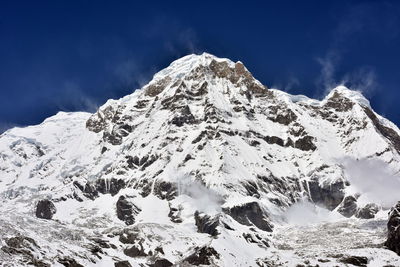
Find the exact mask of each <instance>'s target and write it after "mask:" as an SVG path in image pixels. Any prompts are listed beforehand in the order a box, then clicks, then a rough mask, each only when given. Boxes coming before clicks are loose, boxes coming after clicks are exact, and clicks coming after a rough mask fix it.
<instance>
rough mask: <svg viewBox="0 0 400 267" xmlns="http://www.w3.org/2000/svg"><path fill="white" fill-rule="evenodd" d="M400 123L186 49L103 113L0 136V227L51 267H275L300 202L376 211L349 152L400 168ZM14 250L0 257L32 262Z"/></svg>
mask: <svg viewBox="0 0 400 267" xmlns="http://www.w3.org/2000/svg"><path fill="white" fill-rule="evenodd" d="M399 133H400V131H399V129H398V128H397V127H396V126H395V125H393V124H392V123H390V122H389V121H387V120H386V119H384V118H382V117H380V116H379V115H377V114H376V113H375V112H374V111H373V110H372V108H371V107H370V105H369V103H368V101H367V100H366V99H365V98H364V97H363V96H362V95H361V94H360V93H358V92H354V91H351V90H349V89H347V88H345V87H338V88H335V89H333V90H332V92H331V93H330V94H329V95H328V96H326V98H325V99H323V100H321V101H318V100H313V99H309V98H307V97H304V96H292V95H289V94H287V93H284V92H282V91H279V90H275V89H268V88H266V87H265V86H264V85H262V84H261V83H260V82H259V81H258V80H256V79H255V78H254V77H253V76H252V75H251V73H250V72H249V71H248V70H247V69H246V68H245V67H244V65H243V64H242V63H240V62H236V63H234V62H232V61H230V60H228V59H220V58H217V57H214V56H212V55H209V54H202V55H190V56H186V57H184V58H181V59H178V60H177V61H175V62H173V63H172V64H171V65H170V66H169V67H167V68H166V69H164V70H162V71H160V72H159V73H157V74H156V75H155V76H154V78H153V80H152V81H150V82H149V83H148V84H147V85H146V86H144V87H143V88H142V89H139V90H136V91H135V92H134V93H133V94H132V95H128V96H126V97H124V98H122V99H119V100H109V101H108V102H107V103H105V104H104V105H103V106H101V107H100V108H99V110H98V111H97V112H96V113H94V114H87V113H59V114H57V115H55V116H53V117H51V118H49V119H47V120H45V121H44V122H43V123H42V124H40V125H37V126H31V127H27V128H15V129H11V130H9V131H7V132H6V133H4V134H3V135H2V136H1V137H0V147H1V150H0V158H1V160H2V161H1V162H0V164H1V165H0V173H1V177H0V189H1V192H0V194H1V196H2V198H3V199H4V200H5V204H4V205H3V206H2V207H1V209H2V211H3V214H10V213H11V214H12V215H7V216H3V217H2V218H1V219H2V220H3V222H2V223H3V225H7V226H8V227H10V229H12V231H10V232H7V233H6V232H0V236H4V238H5V237H6V236H7V235H13V236H21V235H24V236H36V234H37V233H41V234H39V236H40V240H36V243H35V244H36V247H37V248H32V249H31V250H30V251H34V252H35V253H34V252H29V253H31V254H32V257H31V258H32V259H33V260H40V261H41V262H43V263H46V264H58V263H60V264H64V262H66V261H72V260H74V261H76V262H77V263H79V264H83V265H85V266H86V265H90V264H92V265H96V264H114V263H115V264H119V265H118V266H123V265H120V264H126V262H125V261H128V264H132V266H135V265H134V264H142V266H158V265H157V264H164V263H165V264H183V265H184V264H189V265H190V264H192V265H198V264H206V265H218V266H249V265H257V264H258V265H261V266H270V265H268V263H267V260H266V258H265V257H264V256H262V255H266V254H265V253H270V252H271V251H273V248H271V246H272V245H271V243H273V240H271V232H273V231H274V229H275V228H276V227H278V228H279V227H281V226H282V224H284V217H285V216H284V215H283V214H284V213H285V211H286V210H287V209H288V208H289V207H291V206H292V205H293V204H295V203H297V202H299V201H310V202H312V203H315V204H316V205H318V206H321V207H323V208H326V209H328V210H330V211H332V212H337V211H338V212H340V213H341V214H343V215H344V216H346V217H356V216H357V217H368V218H371V217H374V216H375V214H376V212H378V211H379V210H380V208H381V207H379V206H376V207H375V206H373V205H372V204H371V205H370V206H368V207H367V206H365V204H366V203H364V202H361V203H358V201H359V196H360V195H362V193H363V192H358V191H357V190H358V187H357V186H355V185H353V184H352V183H351V179H349V178H351V177H348V175H347V173H346V167H345V166H344V165H343V160H342V159H346V158H351V159H355V160H366V159H371V158H372V159H374V160H379V161H381V162H383V163H384V164H385V166H387V168H388V169H389V170H390V171H391V172H393V173H396V172H399V171H400V164H399V161H400V156H399V149H398V146H400V143H399V140H400V137H399ZM35 203H38V205H36V204H35ZM375 209H376V211H375ZM34 210H36V215H37V214H39V216H37V217H38V218H43V219H50V220H46V221H44V220H41V219H37V218H35V212H33V211H34ZM23 218H29V221H30V224H29V226H28V227H26V225H25V224H26V222H25V223H21V225H18V227H12V221H13V220H23ZM44 228H50V229H52V231H51V233H49V234H45V235H43V230H42V229H44ZM62 231H64V232H67V233H69V234H66V235H64V233H62ZM7 238H9V237H7ZM29 238H31V237H29ZM28 240H29V239H28ZM49 242H50V243H54V245H52V246H49V245H48V244H49ZM25 243H26V242H25ZM28 243H29V242H28ZM64 243H66V244H68V246H67V248H66V249H64V250H63V251H62V252H60V250H59V249H58V248H60V246H62V244H64ZM30 247H32V246H30ZM77 247H78V248H79V249H77ZM14 252H15V253H14ZM14 252H13V253H11V254H12V259H11V258H10V257H9V256H10V253H9V251H8V252H4V250H3V252H0V258H1V259H3V260H5V259H11V260H8V261H9V262H10V261H12V262H17V263H18V264H23V263H26V257H25V256H24V255H25V254H21V253H20V252H18V251H14ZM1 253H3V254H1ZM31 258H30V259H31ZM124 262H125V263H124ZM129 262H130V263H129ZM163 262H164V263H163ZM263 264H264V265H263ZM265 264H266V265H265ZM339 264H340V263H339ZM64 265H65V264H64ZM66 266H68V265H66ZM159 266H162V265H159Z"/></svg>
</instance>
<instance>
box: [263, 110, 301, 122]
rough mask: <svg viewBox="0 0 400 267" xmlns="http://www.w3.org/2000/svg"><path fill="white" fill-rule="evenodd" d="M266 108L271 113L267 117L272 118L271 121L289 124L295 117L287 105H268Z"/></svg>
mask: <svg viewBox="0 0 400 267" xmlns="http://www.w3.org/2000/svg"><path fill="white" fill-rule="evenodd" d="M268 109H269V111H270V112H271V114H272V115H273V116H269V117H268V119H270V120H272V121H273V122H277V123H280V124H283V125H289V124H290V123H292V122H294V121H295V120H296V119H297V116H296V114H295V113H294V112H293V111H292V110H290V109H288V108H287V107H285V108H282V107H281V106H270V107H269V108H268Z"/></svg>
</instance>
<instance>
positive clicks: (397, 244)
mask: <svg viewBox="0 0 400 267" xmlns="http://www.w3.org/2000/svg"><path fill="white" fill-rule="evenodd" d="M387 228H388V236H387V240H386V242H385V245H386V247H387V248H388V249H390V250H393V251H394V252H396V253H397V254H398V255H399V256H400V201H399V202H398V203H397V204H396V205H395V206H394V207H393V208H392V209H391V210H390V212H389V220H388V223H387Z"/></svg>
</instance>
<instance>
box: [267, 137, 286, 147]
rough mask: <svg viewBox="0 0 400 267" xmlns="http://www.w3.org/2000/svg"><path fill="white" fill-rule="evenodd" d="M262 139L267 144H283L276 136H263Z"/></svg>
mask: <svg viewBox="0 0 400 267" xmlns="http://www.w3.org/2000/svg"><path fill="white" fill-rule="evenodd" d="M264 140H265V142H267V143H268V144H277V145H278V146H284V141H283V139H282V138H280V137H278V136H265V137H264Z"/></svg>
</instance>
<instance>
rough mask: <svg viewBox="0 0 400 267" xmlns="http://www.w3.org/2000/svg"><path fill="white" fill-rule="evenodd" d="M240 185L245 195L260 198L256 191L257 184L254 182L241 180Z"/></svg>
mask: <svg viewBox="0 0 400 267" xmlns="http://www.w3.org/2000/svg"><path fill="white" fill-rule="evenodd" d="M242 185H243V187H244V188H245V189H246V191H247V195H249V196H252V197H255V198H260V193H259V192H258V186H257V184H256V183H255V182H253V181H246V182H243V183H242Z"/></svg>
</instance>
